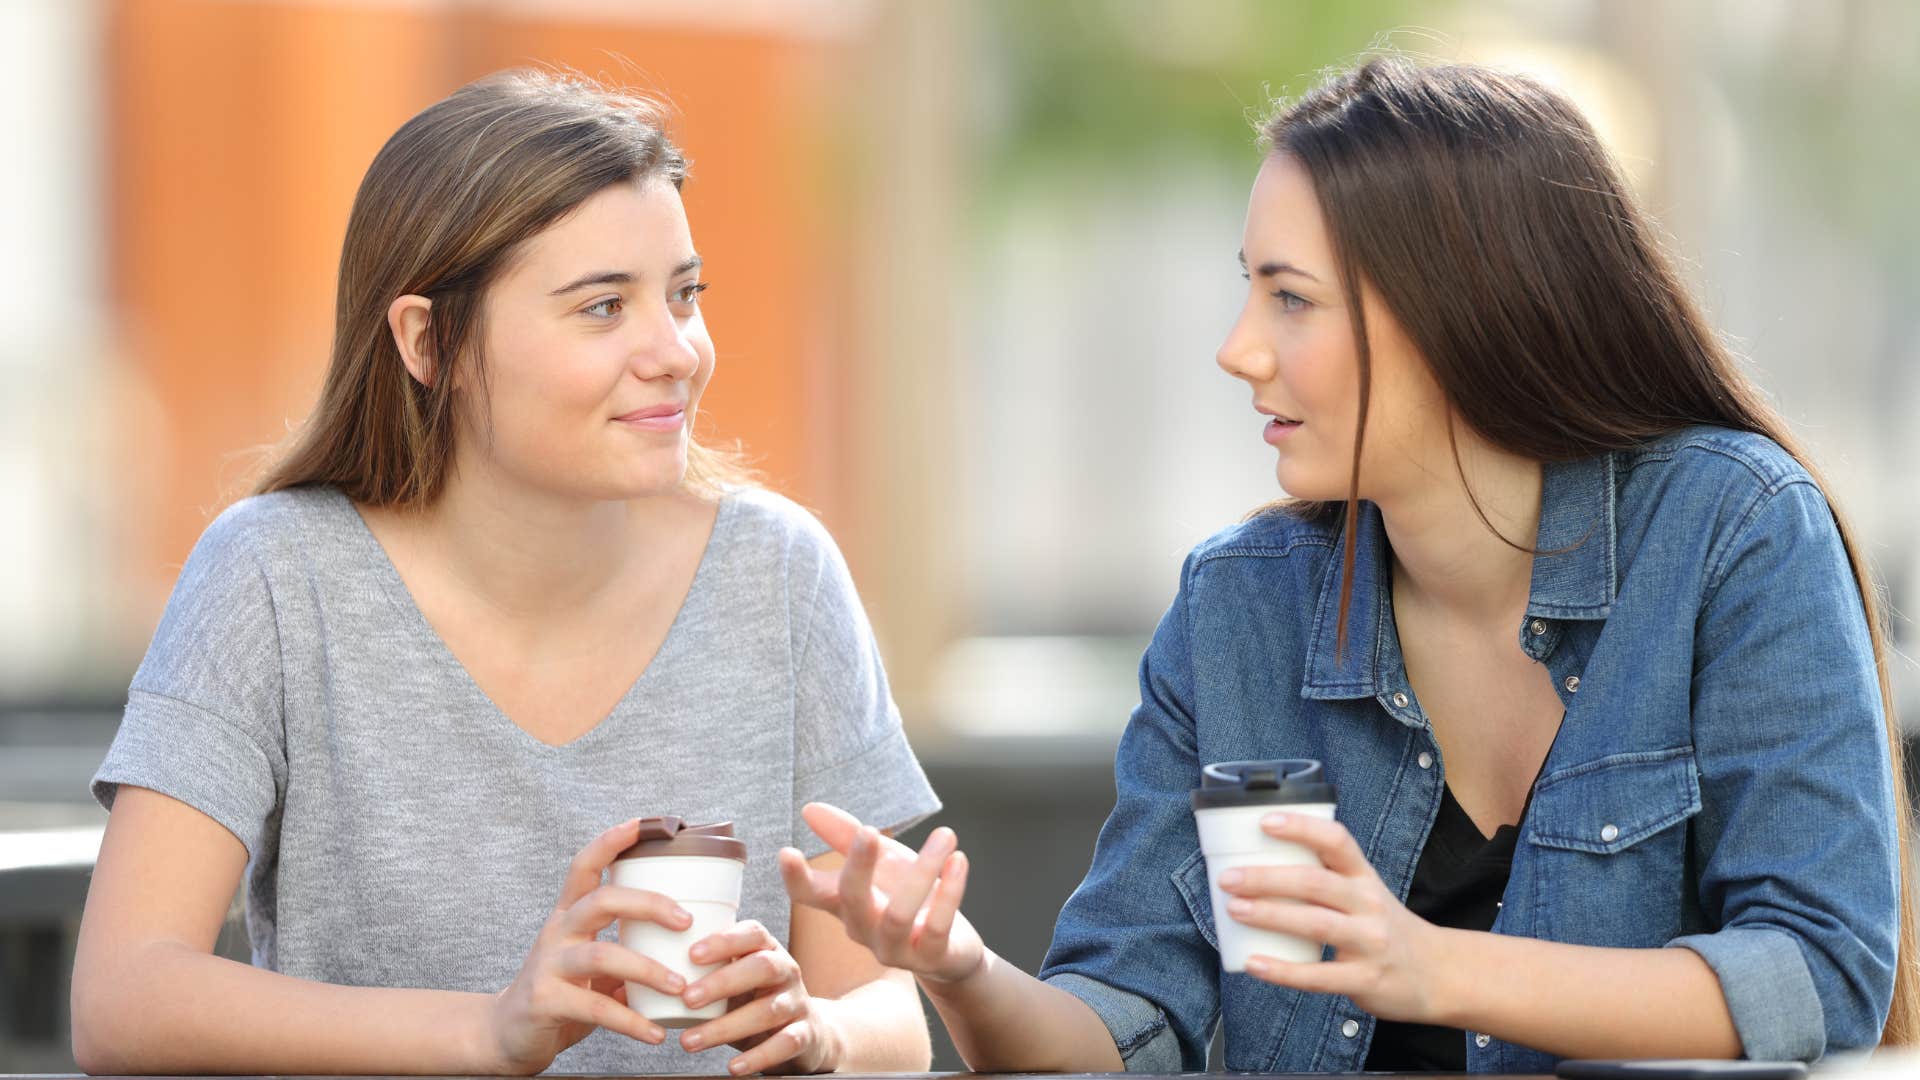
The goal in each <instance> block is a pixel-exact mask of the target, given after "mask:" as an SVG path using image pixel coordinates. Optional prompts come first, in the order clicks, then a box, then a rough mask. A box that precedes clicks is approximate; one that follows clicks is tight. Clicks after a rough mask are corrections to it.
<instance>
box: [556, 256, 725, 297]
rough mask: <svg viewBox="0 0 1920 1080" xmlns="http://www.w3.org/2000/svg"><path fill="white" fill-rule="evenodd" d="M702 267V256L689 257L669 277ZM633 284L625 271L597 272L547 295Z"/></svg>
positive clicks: (574, 280) (568, 283)
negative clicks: (594, 287)
mask: <svg viewBox="0 0 1920 1080" xmlns="http://www.w3.org/2000/svg"><path fill="white" fill-rule="evenodd" d="M700 266H701V262H700V256H698V255H689V256H688V257H687V258H686V259H684V260H682V261H681V263H680V265H678V266H676V267H674V268H673V271H672V272H671V273H669V274H668V275H667V277H669V278H677V277H679V276H680V275H681V274H686V273H691V272H693V271H695V270H698V269H700ZM631 284H633V275H632V274H629V273H627V272H626V271H624V270H596V271H594V272H593V273H591V274H585V275H582V276H580V277H577V278H574V279H573V280H572V281H569V282H567V283H566V284H565V285H562V286H560V287H559V288H557V289H555V290H553V291H552V292H550V293H548V294H547V295H548V296H564V295H565V294H567V293H570V292H573V291H574V290H575V289H585V288H587V287H589V286H593V285H631Z"/></svg>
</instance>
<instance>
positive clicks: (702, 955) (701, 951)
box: [687, 945, 711, 963]
mask: <svg viewBox="0 0 1920 1080" xmlns="http://www.w3.org/2000/svg"><path fill="white" fill-rule="evenodd" d="M709 951H711V950H709V949H708V948H707V947H706V946H705V945H695V946H694V947H693V948H692V949H689V950H688V951H687V956H688V957H690V958H691V959H693V960H694V961H695V962H696V963H704V962H706V959H707V953H708V952H709Z"/></svg>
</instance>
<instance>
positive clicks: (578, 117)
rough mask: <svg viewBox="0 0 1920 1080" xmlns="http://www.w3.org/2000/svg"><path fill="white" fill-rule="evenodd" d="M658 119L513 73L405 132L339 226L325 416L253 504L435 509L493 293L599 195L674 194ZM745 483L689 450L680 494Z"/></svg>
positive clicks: (673, 169) (732, 466)
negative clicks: (268, 497) (402, 330)
mask: <svg viewBox="0 0 1920 1080" xmlns="http://www.w3.org/2000/svg"><path fill="white" fill-rule="evenodd" d="M663 115H664V113H663V110H662V109H661V108H660V106H659V105H657V104H656V103H654V102H652V101H650V100H648V99H646V98H643V97H640V96H638V95H634V94H629V93H624V92H619V91H614V90H610V89H608V88H606V87H603V86H600V85H598V84H596V83H593V82H590V81H588V80H586V79H583V78H580V77H577V76H572V75H561V74H552V73H548V72H543V71H533V70H520V71H507V72H499V73H496V74H494V75H490V76H488V77H486V78H484V79H481V80H479V81H477V82H473V83H469V84H468V85H466V86H464V87H461V88H460V89H459V90H457V91H455V92H454V93H453V94H452V95H450V96H449V97H447V98H445V99H444V100H442V101H440V102H438V103H436V104H434V105H431V106H429V107H428V108H427V109H425V110H424V111H422V112H421V113H420V114H419V115H417V116H415V117H414V118H413V119H411V120H408V121H407V122H406V123H405V124H403V125H401V127H400V130H399V131H396V132H394V134H393V137H392V138H390V139H388V140H387V143H386V145H385V146H383V147H381V149H380V152H379V154H377V155H375V157H374V159H373V164H372V165H371V166H369V167H368V168H367V175H366V177H365V178H364V179H363V180H361V182H360V190H359V192H358V194H356V195H355V196H354V200H353V212H352V213H351V215H349V217H348V219H347V235H346V240H345V242H344V243H343V244H342V246H341V251H340V281H339V289H338V299H337V302H336V306H335V311H334V331H333V355H332V359H331V361H330V363H329V365H328V368H327V376H326V382H325V384H324V386H323V387H322V388H321V391H320V401H319V404H318V405H316V406H315V407H314V411H313V414H312V415H311V416H310V417H309V418H308V420H307V422H306V423H305V425H304V426H303V427H302V428H301V429H300V430H299V431H297V432H296V433H295V435H294V437H293V439H292V442H291V445H290V447H289V448H288V449H287V450H286V451H285V452H284V454H282V455H281V456H280V458H279V460H278V461H277V462H275V463H274V464H273V465H272V466H271V467H270V468H269V469H268V471H267V472H266V474H265V475H264V476H263V477H262V479H261V480H260V481H259V483H258V485H257V487H256V488H255V490H256V492H257V493H259V492H269V491H278V490H280V489H282V488H290V487H297V486H301V485H308V484H330V485H333V486H335V487H337V488H339V489H340V490H341V491H342V492H344V493H345V494H346V495H347V496H348V497H349V498H351V499H353V500H354V501H356V502H361V503H368V504H372V505H376V506H399V507H420V506H425V505H427V504H429V503H431V502H432V501H433V500H434V499H436V498H437V497H438V496H439V494H440V492H441V491H442V490H443V489H444V488H445V486H446V482H447V475H448V473H449V471H450V470H451V469H452V467H453V462H454V453H453V451H454V436H455V432H456V428H457V425H456V423H455V420H456V418H457V416H458V412H457V410H459V409H461V408H463V407H475V408H478V407H480V406H481V405H483V402H480V401H476V402H463V400H462V394H463V393H465V391H462V390H458V389H456V383H458V384H460V385H462V386H472V387H474V388H476V389H477V390H478V391H479V393H480V394H481V395H484V392H485V386H486V359H485V356H484V355H483V352H482V349H481V343H482V341H483V340H484V337H485V335H484V329H485V325H486V295H487V287H488V286H489V285H490V284H492V282H493V281H494V279H495V278H496V277H497V276H498V275H499V274H500V273H501V272H502V271H503V270H504V269H505V267H506V266H507V264H508V263H509V261H510V260H511V259H512V258H513V256H514V254H515V253H516V252H517V251H518V250H519V248H520V245H522V244H523V243H525V242H526V241H527V240H528V239H530V238H532V237H533V236H534V235H535V234H537V233H539V232H540V231H541V230H542V229H545V228H546V227H547V226H549V225H551V224H553V223H554V222H555V221H558V220H559V219H560V218H561V217H563V216H565V215H566V214H567V213H569V212H570V211H572V210H573V209H574V208H575V207H577V206H579V205H580V204H581V203H583V202H585V201H586V200H587V199H589V198H591V197H592V196H593V195H595V194H597V193H598V192H600V191H602V190H603V189H605V188H608V187H611V186H612V185H614V184H618V183H623V182H631V181H638V180H646V179H662V180H666V181H669V182H671V183H672V184H673V186H674V188H675V189H676V190H678V189H679V188H680V187H681V185H682V184H683V183H685V181H686V178H687V160H686V158H685V157H684V156H683V155H682V154H681V153H680V151H679V150H678V149H677V148H675V147H674V145H673V143H672V142H671V141H670V140H669V139H668V138H667V135H666V131H665V126H664V122H663ZM408 294H414V295H419V296H424V297H427V298H428V299H429V300H431V301H433V311H432V315H431V317H430V321H429V329H428V333H429V338H430V352H431V358H432V362H433V365H434V377H433V378H432V380H431V381H430V384H422V383H421V382H419V381H417V380H415V379H414V378H413V377H412V376H411V375H410V374H409V373H408V371H407V368H406V365H405V363H403V362H402V360H401V358H400V353H399V349H398V347H397V346H396V345H395V344H394V340H393V335H392V333H391V332H390V330H389V329H388V325H387V308H388V306H389V305H390V304H391V303H392V302H393V301H394V300H395V299H396V298H398V297H401V296H405V295H408ZM463 368H464V369H466V375H467V378H465V379H456V378H455V377H454V375H455V373H456V372H458V371H460V370H461V369H463ZM750 480H751V474H750V473H749V472H748V470H747V469H746V468H745V466H744V465H743V464H742V463H741V461H740V459H739V456H738V454H737V453H735V452H731V451H721V450H717V449H715V448H713V447H709V446H704V445H702V444H701V443H699V442H697V441H692V440H690V441H689V445H688V447H687V473H686V477H685V483H686V486H687V487H688V488H689V489H691V490H695V491H700V492H703V493H708V494H711V493H714V492H717V491H719V490H720V489H722V488H724V487H726V486H729V485H733V484H738V483H745V482H749V481H750Z"/></svg>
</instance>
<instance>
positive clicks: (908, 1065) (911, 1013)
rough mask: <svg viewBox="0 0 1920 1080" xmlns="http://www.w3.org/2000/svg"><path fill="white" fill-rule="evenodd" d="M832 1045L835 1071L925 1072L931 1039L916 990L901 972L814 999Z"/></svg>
mask: <svg viewBox="0 0 1920 1080" xmlns="http://www.w3.org/2000/svg"><path fill="white" fill-rule="evenodd" d="M814 1004H815V1005H816V1006H817V1007H818V1008H819V1010H820V1013H821V1016H822V1018H823V1019H824V1020H825V1022H826V1023H827V1024H828V1025H829V1026H830V1027H831V1028H832V1030H833V1033H834V1039H835V1042H836V1045H837V1047H838V1052H837V1053H836V1054H835V1059H836V1061H837V1062H838V1064H837V1066H836V1068H835V1071H837V1072H861V1073H877V1072H926V1071H927V1070H928V1069H930V1068H932V1067H933V1044H932V1041H931V1040H930V1039H929V1038H928V1036H927V1014H926V1012H925V1011H924V1010H922V1009H921V1008H920V992H919V991H918V990H916V989H914V986H913V979H912V978H911V977H910V976H908V975H907V974H906V973H905V972H902V971H892V970H890V971H888V972H887V974H886V975H885V976H883V977H881V978H878V979H875V980H873V981H872V982H870V983H865V984H863V985H861V986H857V987H854V988H853V989H852V990H849V991H848V992H846V993H844V994H841V995H840V996H839V997H837V998H816V999H814Z"/></svg>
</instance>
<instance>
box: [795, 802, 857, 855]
mask: <svg viewBox="0 0 1920 1080" xmlns="http://www.w3.org/2000/svg"><path fill="white" fill-rule="evenodd" d="M800 818H801V820H802V821H805V822H806V823H807V828H809V829H812V830H813V835H815V836H818V837H819V838H820V839H822V840H824V841H826V842H827V846H828V847H830V848H832V849H833V850H835V851H837V852H839V853H840V854H842V855H845V854H846V853H847V849H848V848H850V847H852V846H853V837H854V834H855V833H857V832H859V831H860V819H859V818H857V817H854V816H853V815H852V814H849V813H847V812H846V811H845V810H842V809H840V808H839V807H837V806H835V805H833V804H832V803H823V802H813V803H808V804H807V805H805V806H803V807H801V808H800Z"/></svg>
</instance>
